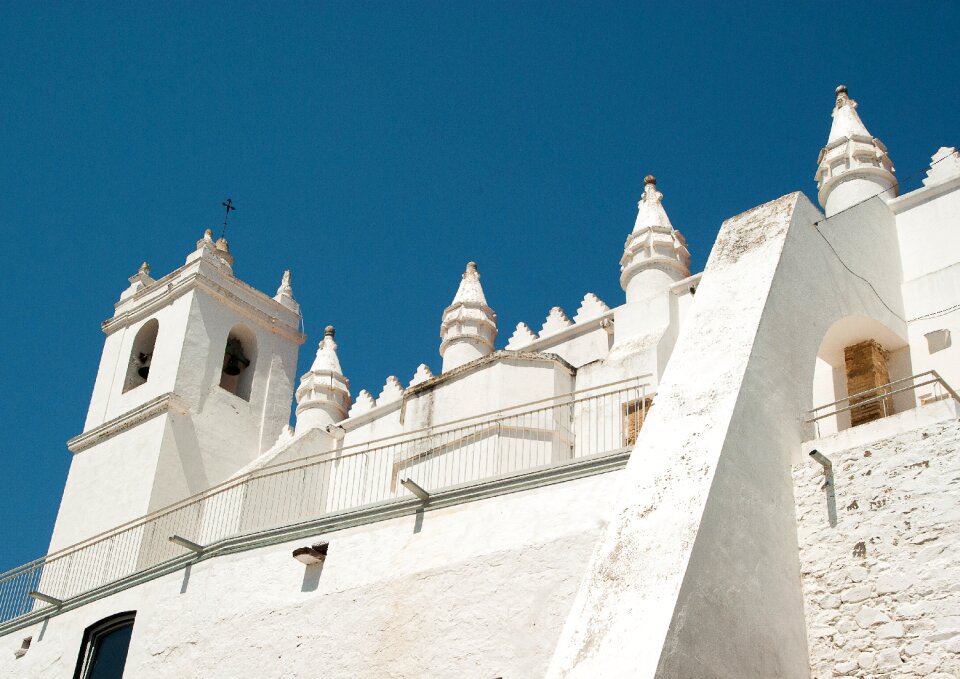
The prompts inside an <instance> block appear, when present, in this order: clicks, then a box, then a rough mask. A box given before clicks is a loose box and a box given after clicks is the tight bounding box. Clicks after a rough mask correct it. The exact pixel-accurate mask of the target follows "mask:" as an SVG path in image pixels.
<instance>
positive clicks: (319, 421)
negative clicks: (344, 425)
mask: <svg viewBox="0 0 960 679" xmlns="http://www.w3.org/2000/svg"><path fill="white" fill-rule="evenodd" d="M333 337H334V329H333V326H332V325H328V326H327V327H326V329H325V330H324V333H323V340H321V342H320V346H319V347H317V357H316V358H315V359H314V360H313V365H311V366H310V371H309V372H307V373H306V374H305V375H304V376H303V377H301V378H300V388H299V389H297V433H298V434H299V433H301V432H303V431H306V430H307V429H316V428H323V427H326V426H327V425H328V424H333V423H335V422H339V421H340V420H342V419H344V418H345V417H346V416H347V411H348V410H349V409H350V402H351V401H350V380H348V379H347V378H346V377H344V376H343V372H342V371H341V368H340V359H339V357H338V356H337V343H336V342H335V341H334V340H333Z"/></svg>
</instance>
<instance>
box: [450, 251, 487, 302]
mask: <svg viewBox="0 0 960 679" xmlns="http://www.w3.org/2000/svg"><path fill="white" fill-rule="evenodd" d="M462 302H472V303H475V304H483V305H484V306H486V304H487V298H486V297H484V295H483V288H482V287H481V286H480V272H479V271H477V263H476V262H467V268H466V270H465V271H464V272H463V275H462V276H461V278H460V287H459V288H457V294H456V295H454V297H453V303H454V304H460V303H462Z"/></svg>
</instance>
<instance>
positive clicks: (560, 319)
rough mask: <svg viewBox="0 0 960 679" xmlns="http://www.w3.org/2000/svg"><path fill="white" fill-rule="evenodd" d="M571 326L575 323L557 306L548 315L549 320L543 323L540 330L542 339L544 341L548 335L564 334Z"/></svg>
mask: <svg viewBox="0 0 960 679" xmlns="http://www.w3.org/2000/svg"><path fill="white" fill-rule="evenodd" d="M571 325H573V323H572V322H571V321H570V319H569V318H567V315H566V314H565V313H563V309H561V308H560V307H558V306H555V307H553V308H552V309H550V313H549V314H547V319H546V320H545V321H544V322H543V327H542V328H540V338H541V339H543V338H544V337H546V336H547V335H554V334H556V333H558V332H562V331H564V330H566V329H567V328H569V327H570V326H571Z"/></svg>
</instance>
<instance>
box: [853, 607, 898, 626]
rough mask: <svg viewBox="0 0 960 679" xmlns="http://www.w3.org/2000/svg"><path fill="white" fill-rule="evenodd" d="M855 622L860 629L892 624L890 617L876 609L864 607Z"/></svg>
mask: <svg viewBox="0 0 960 679" xmlns="http://www.w3.org/2000/svg"><path fill="white" fill-rule="evenodd" d="M855 620H856V621H857V624H858V625H860V627H873V626H874V625H881V624H883V623H887V622H890V617H889V616H888V615H887V614H886V613H884V612H883V611H880V610H877V609H876V608H870V607H868V606H864V607H863V608H861V609H860V612H859V613H857V615H856V618H855Z"/></svg>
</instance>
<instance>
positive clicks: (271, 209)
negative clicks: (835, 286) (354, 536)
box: [0, 0, 960, 570]
mask: <svg viewBox="0 0 960 679" xmlns="http://www.w3.org/2000/svg"><path fill="white" fill-rule="evenodd" d="M780 4H781V3H759V2H758V3H755V4H754V6H753V7H752V8H751V7H749V5H746V4H738V3H707V2H703V3H694V4H687V5H677V4H675V3H667V2H661V3H658V4H641V3H629V4H627V3H620V2H617V3H600V2H589V3H587V2H580V3H557V2H545V3H534V2H523V3H516V2H511V3H494V2H484V3H476V4H471V3H468V2H464V1H458V2H442V3H441V2H437V3H410V2H389V3H388V2H384V3H359V2H351V3H342V4H324V3H308V4H300V3H286V4H279V3H265V2H262V3H256V4H255V3H236V4H219V3H215V2H203V3H197V2H193V3H173V2H164V3H154V4H152V5H151V4H148V3H102V2H97V3H70V2H57V3H52V2H48V3H21V2H10V1H9V0H4V2H2V3H0V102H2V104H0V224H2V227H3V235H4V238H5V244H4V247H3V248H2V252H0V258H2V259H0V282H2V293H3V294H2V296H0V303H2V305H3V309H2V314H3V316H2V317H3V319H4V328H3V332H2V333H0V384H2V386H3V393H4V399H3V401H4V402H3V408H2V410H0V413H2V428H3V434H4V435H3V438H2V443H0V456H2V458H0V538H2V539H0V570H5V569H6V568H8V567H11V566H14V565H16V564H18V563H21V562H24V561H27V560H29V559H31V558H33V557H36V556H39V555H40V554H42V553H43V552H44V551H45V549H46V545H47V542H48V540H49V535H50V531H51V529H52V526H53V521H54V518H55V516H56V512H57V508H58V504H59V500H60V494H61V492H62V489H63V483H64V480H65V478H66V473H67V468H68V466H69V462H70V454H69V452H68V451H67V449H66V447H65V445H64V442H65V441H66V440H67V439H68V438H70V437H72V436H74V435H76V434H78V433H79V432H80V430H81V427H82V424H83V419H84V416H85V412H86V408H87V404H88V401H89V397H90V391H91V388H92V385H93V380H94V376H95V373H96V369H97V363H98V361H99V357H100V351H101V348H102V343H103V335H102V333H101V331H100V322H101V321H102V320H103V319H105V318H107V317H108V316H110V314H111V313H112V305H113V302H114V301H115V300H116V298H117V296H118V295H119V293H120V291H121V290H122V289H123V288H124V287H125V286H126V284H127V282H126V279H127V277H128V276H130V275H131V274H133V273H134V271H136V268H137V266H138V265H139V263H140V262H141V260H144V259H146V260H148V261H149V262H150V264H151V265H152V267H153V272H154V274H155V275H157V276H160V275H163V274H165V273H167V272H169V271H171V270H172V269H174V268H175V267H177V266H179V265H180V264H182V262H183V258H184V257H185V256H186V254H187V253H188V252H189V251H190V250H191V249H192V248H193V246H194V242H195V241H196V240H197V238H198V237H199V236H200V235H201V233H202V231H203V229H204V228H205V227H216V225H217V224H218V223H219V222H220V220H221V212H220V202H221V201H222V200H223V199H224V198H226V197H227V196H230V197H232V198H233V199H234V201H236V203H237V205H238V206H239V210H238V211H237V212H236V213H235V216H234V219H233V222H234V223H233V226H232V227H231V229H230V231H229V234H228V235H229V238H230V242H231V246H232V249H233V252H234V254H235V256H236V258H237V261H236V265H235V271H236V273H237V275H238V276H239V277H241V278H242V279H243V280H245V281H247V282H249V283H251V284H252V285H254V286H256V287H258V288H260V289H262V290H266V291H268V292H270V293H271V294H272V293H273V291H274V290H275V289H276V286H277V284H278V282H279V279H280V274H281V272H282V271H283V269H285V268H289V269H292V270H293V274H294V290H295V292H296V295H297V297H298V298H299V300H300V302H301V304H302V305H303V310H304V316H305V323H306V330H307V333H308V335H309V339H308V343H307V344H306V345H305V346H304V348H303V352H302V353H301V357H300V373H302V372H304V371H305V370H306V368H307V366H308V365H309V363H310V361H311V359H312V357H313V353H314V350H315V347H316V342H317V341H318V340H319V339H320V336H321V334H322V328H323V326H324V325H327V324H333V325H335V326H336V327H337V340H338V342H339V344H340V357H341V361H342V363H343V366H344V371H345V372H346V374H347V376H348V377H349V378H350V380H351V383H352V387H353V392H354V394H356V393H357V392H358V391H359V390H360V389H362V388H366V389H369V390H370V391H371V392H373V393H374V395H376V394H377V393H379V390H380V388H381V386H382V385H383V382H384V380H385V378H386V377H387V376H388V375H392V374H396V375H398V376H399V377H400V379H401V381H402V382H403V383H404V384H406V382H407V381H408V380H409V379H410V377H411V376H412V375H413V373H414V370H415V369H416V367H417V365H418V364H419V363H421V362H426V363H427V364H429V365H430V366H431V367H432V368H433V369H434V370H438V369H439V365H440V358H439V355H438V352H437V348H438V345H439V338H438V328H439V323H440V314H441V311H442V309H443V308H444V306H446V305H447V304H449V302H450V300H451V298H452V296H453V294H454V292H455V290H456V287H457V283H458V280H459V276H460V273H461V272H462V270H463V267H464V264H465V263H466V262H467V261H468V260H470V259H474V260H476V261H477V262H478V264H479V267H480V271H481V273H482V276H483V285H484V288H485V290H486V293H487V298H488V300H489V302H490V303H491V305H492V306H493V307H494V308H495V309H496V311H497V312H498V314H499V320H500V328H501V333H502V335H501V341H500V346H502V345H503V344H504V343H505V342H506V340H507V338H508V337H509V336H510V334H511V332H512V329H513V327H514V326H515V325H516V323H517V322H518V321H521V320H523V321H526V322H528V323H529V324H530V325H531V326H532V327H534V329H535V330H536V329H539V327H540V324H541V323H542V321H543V319H544V318H545V316H546V314H547V312H548V310H549V309H550V307H552V306H554V305H560V306H562V307H563V308H564V309H566V310H567V312H568V313H569V314H570V315H572V314H573V313H574V312H575V311H576V308H577V305H578V302H579V301H580V299H581V298H582V296H583V294H584V293H585V292H587V291H592V292H595V293H597V294H598V295H599V296H600V297H601V298H602V299H604V300H606V301H607V302H608V303H609V304H610V305H611V306H613V305H615V304H619V303H620V302H621V301H622V299H623V293H622V291H621V290H620V288H619V285H618V275H619V271H618V260H619V257H620V254H621V249H622V246H623V241H624V238H625V237H626V234H627V233H628V232H629V230H630V228H631V227H632V224H633V219H634V216H635V213H636V201H637V199H638V197H639V195H640V192H641V188H642V179H643V176H644V175H646V174H648V173H653V174H655V175H657V177H658V179H659V186H660V189H661V190H662V191H663V193H664V195H665V199H664V204H665V206H666V208H667V211H668V212H669V214H670V216H671V218H672V220H673V223H674V225H675V226H676V227H677V228H679V229H681V230H682V231H683V232H684V234H685V235H686V236H687V239H688V241H689V244H690V249H691V251H692V253H693V266H694V269H695V270H699V269H701V268H702V266H703V264H704V262H705V261H706V257H707V255H708V254H709V249H710V246H711V244H712V243H713V240H714V237H715V235H716V232H717V229H718V228H719V225H720V223H721V221H722V220H723V219H725V218H727V217H729V216H731V215H733V214H736V213H737V212H740V211H742V210H744V209H747V208H750V207H752V206H754V205H756V204H759V203H761V202H765V201H767V200H771V199H773V198H776V197H778V196H780V195H782V194H785V193H788V192H790V191H794V190H797V189H800V190H803V191H805V192H806V193H807V194H808V195H809V196H811V197H815V187H814V182H813V173H814V170H815V168H816V159H817V153H818V151H819V150H820V147H821V146H822V145H823V143H824V141H825V139H826V135H827V131H828V129H829V125H830V110H831V107H832V103H833V89H834V87H835V86H836V85H837V84H838V83H841V82H843V83H846V84H847V85H848V86H849V87H850V92H851V95H852V96H853V97H854V98H855V99H857V100H858V101H859V102H860V109H859V110H860V112H861V114H862V116H863V119H864V121H865V122H866V124H867V126H868V127H869V129H870V131H871V132H872V133H873V134H875V135H877V136H879V137H880V138H881V139H883V140H884V141H885V142H886V143H887V145H888V146H889V147H890V151H891V155H892V157H893V159H894V162H895V164H896V167H897V170H898V172H899V174H900V175H901V176H902V177H906V176H907V175H910V174H913V173H915V172H916V171H918V170H920V169H921V168H922V167H924V166H925V165H926V164H927V163H929V157H930V155H932V154H933V152H934V151H936V149H937V148H938V147H939V146H941V145H958V144H960V136H958V134H957V133H958V127H957V123H958V116H957V111H960V94H958V88H957V72H958V70H960V58H958V42H957V39H956V36H955V32H956V31H955V29H956V27H957V26H958V25H960V4H958V3H955V2H949V3H948V2H925V3H902V2H900V3H875V2H870V3H866V2H832V3H826V2H823V3H794V5H795V6H794V7H792V8H791V9H780V8H779V7H776V6H778V5H780ZM905 184H906V187H907V188H913V187H915V186H917V185H918V184H919V179H917V178H915V179H912V180H907V181H906V182H905Z"/></svg>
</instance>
